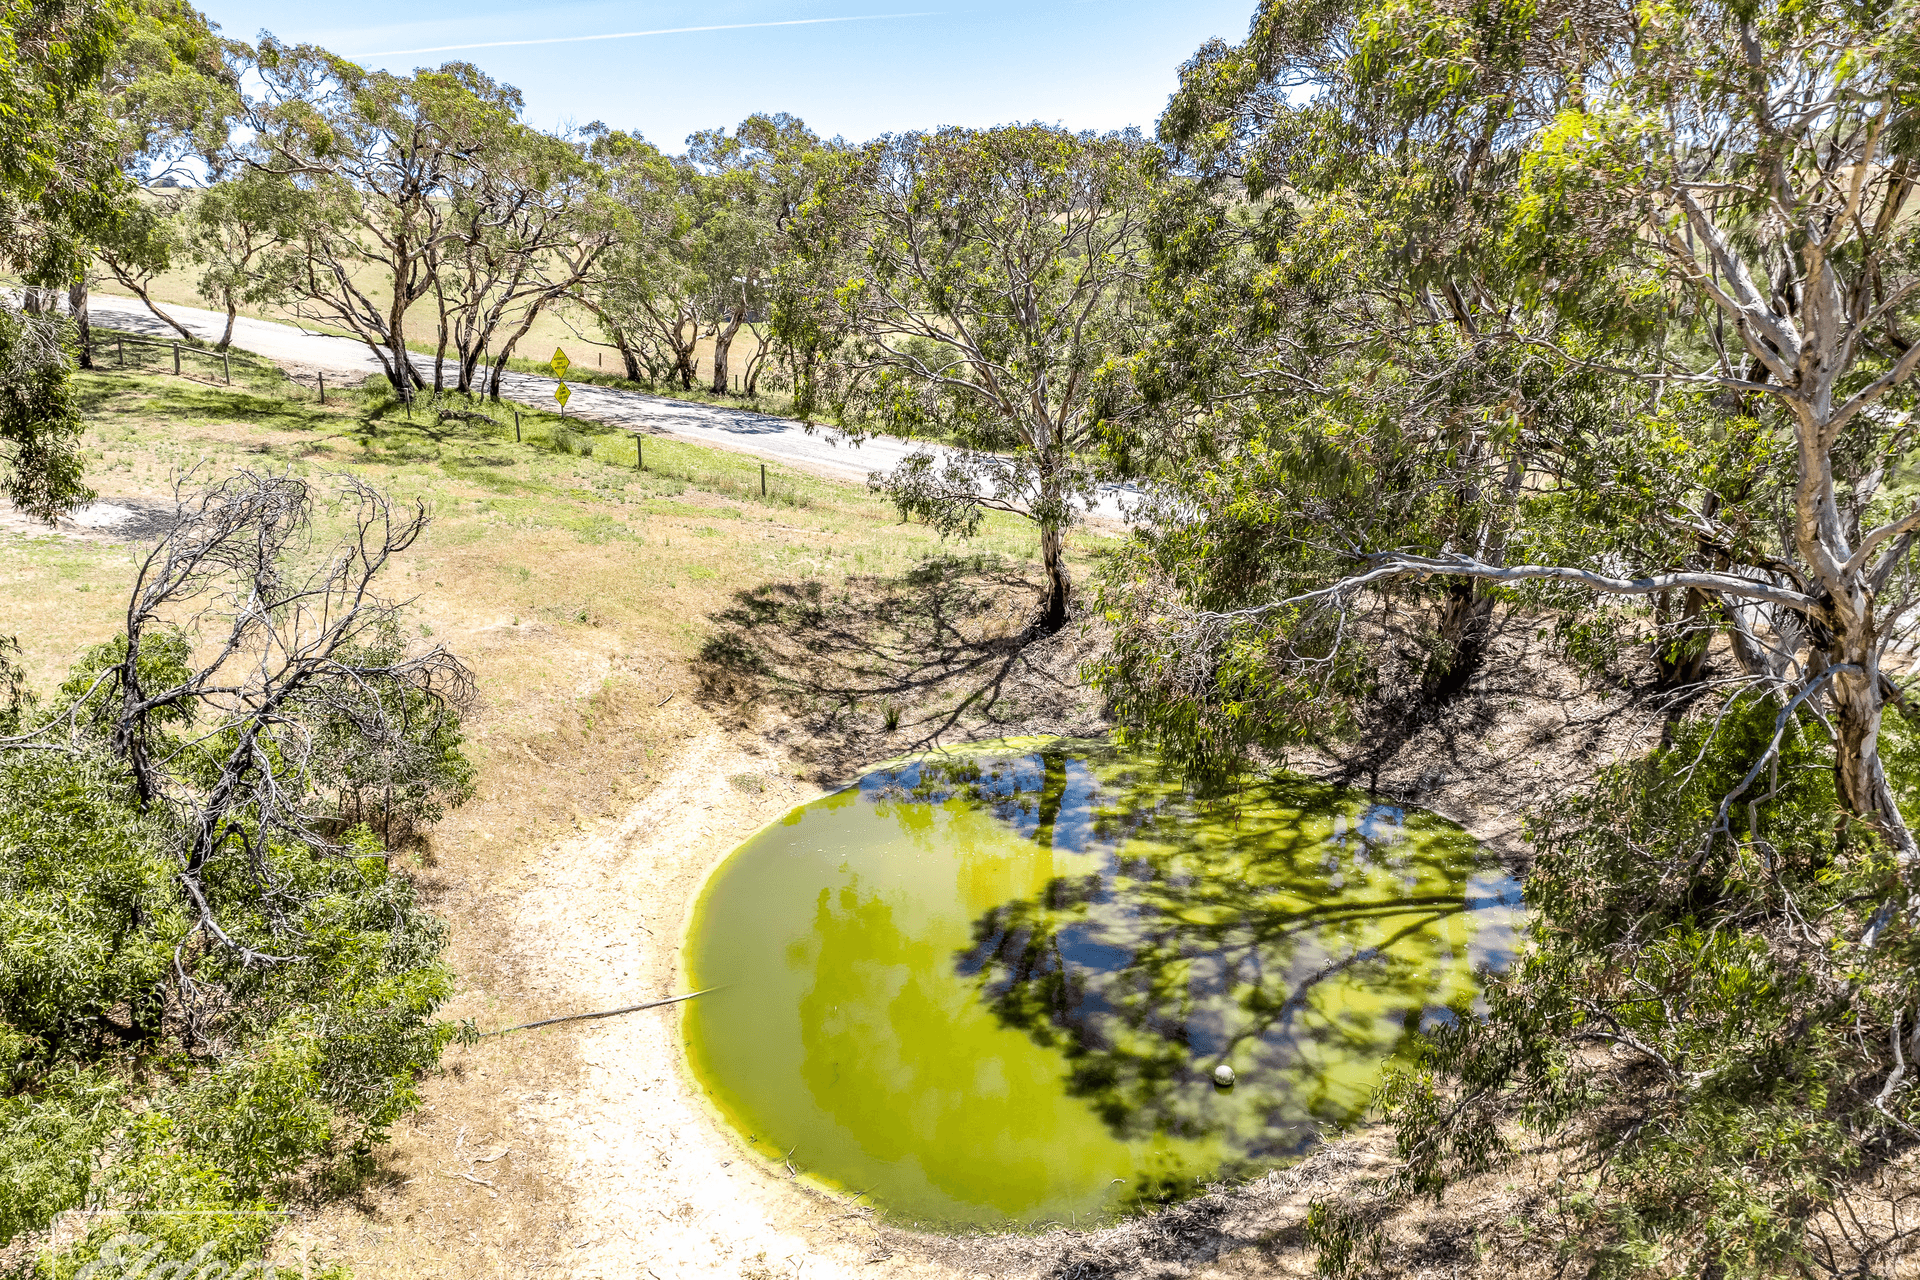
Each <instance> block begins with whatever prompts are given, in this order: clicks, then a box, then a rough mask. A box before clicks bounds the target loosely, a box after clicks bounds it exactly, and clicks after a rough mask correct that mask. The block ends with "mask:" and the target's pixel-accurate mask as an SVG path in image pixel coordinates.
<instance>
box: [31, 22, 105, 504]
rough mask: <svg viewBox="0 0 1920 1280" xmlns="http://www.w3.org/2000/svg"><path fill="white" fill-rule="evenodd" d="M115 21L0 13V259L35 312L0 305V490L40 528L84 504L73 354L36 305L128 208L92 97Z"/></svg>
mask: <svg viewBox="0 0 1920 1280" xmlns="http://www.w3.org/2000/svg"><path fill="white" fill-rule="evenodd" d="M124 18H125V14H124V11H123V10H121V9H120V8H118V7H117V6H114V5H109V4H103V3H92V2H91V0H8V2H7V3H5V4H3V5H0V121H4V127H0V261H4V263H5V265H6V266H7V267H8V268H10V269H11V270H12V271H13V272H15V273H17V274H18V276H19V277H20V279H21V280H22V282H23V284H24V285H25V294H26V297H25V299H23V301H25V302H30V303H34V304H36V305H33V306H22V307H20V308H16V307H15V306H14V305H13V304H12V303H11V302H10V301H9V302H7V303H5V304H0V465H3V466H4V479H3V481H0V483H3V484H4V489H5V493H6V496H7V498H8V499H9V500H10V501H11V502H12V503H13V504H14V506H15V507H17V508H19V509H20V510H22V511H24V512H26V513H27V514H28V515H30V516H32V517H33V518H35V519H39V520H46V521H51V520H53V519H55V518H56V517H57V516H58V515H59V514H60V513H62V512H64V511H69V510H72V509H73V508H74V507H75V506H77V505H79V504H80V503H82V502H85V501H86V500H87V499H88V498H90V497H91V496H92V495H91V493H90V492H89V491H88V490H87V487H86V484H85V482H84V477H83V463H84V453H83V451H82V449H81V446H80V433H81V422H80V415H79V410H78V407H77V405H76V404H75V402H74V398H73V392H72V386H71V362H72V353H71V352H70V350H69V347H68V344H67V341H66V336H65V334H63V333H62V331H61V329H60V327H59V325H58V324H57V323H56V322H55V321H54V320H53V319H52V318H51V317H50V316H48V315H47V314H46V311H47V308H46V307H45V306H44V305H38V304H39V303H40V302H41V300H42V299H43V298H45V297H46V296H47V294H48V293H49V292H50V291H51V290H52V289H54V288H58V287H62V286H68V285H70V284H71V283H72V281H73V280H74V279H75V278H76V277H77V276H78V275H79V274H80V273H81V271H83V270H84V267H85V263H86V258H87V254H88V245H89V242H90V239H91V238H92V236H93V235H94V233H95V232H96V231H97V230H98V228H99V226H100V224H101V222H102V221H103V220H105V219H106V218H107V217H108V216H110V215H111V213H112V212H113V211H114V210H115V209H116V208H118V207H120V206H121V205H122V204H123V203H124V202H125V201H126V200H128V199H130V198H132V194H133V193H132V190H131V185H132V184H131V182H130V181H129V179H128V177H127V175H126V173H125V172H124V171H123V169H122V168H121V166H120V165H119V163H118V160H119V151H118V149H117V148H116V147H115V146H113V145H112V141H113V138H114V136H115V134H114V130H113V127H112V117H111V114H110V113H109V111H108V109H107V103H106V100H105V95H104V93H103V92H102V90H101V79H102V77H103V76H104V75H105V74H106V71H107V68H108V67H109V66H110V65H112V62H113V60H114V57H115V56H116V53H117V51H118V49H119V46H120V42H121V40H122V39H123V38H124V34H125V25H124Z"/></svg>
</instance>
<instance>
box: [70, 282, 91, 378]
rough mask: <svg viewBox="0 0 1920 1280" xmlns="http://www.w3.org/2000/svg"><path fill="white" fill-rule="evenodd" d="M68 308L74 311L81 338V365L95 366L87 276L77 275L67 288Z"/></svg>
mask: <svg viewBox="0 0 1920 1280" xmlns="http://www.w3.org/2000/svg"><path fill="white" fill-rule="evenodd" d="M67 310H69V311H71V312H72V313H73V327H74V329H75V331H76V333H77V335H78V336H79V339H80V367H81V368H82V369H91V368H93V321H92V319H91V317H90V316H89V314H88V308H87V277H86V276H85V275H84V274H81V275H78V276H75V277H74V279H73V284H72V285H70V286H68V288H67Z"/></svg>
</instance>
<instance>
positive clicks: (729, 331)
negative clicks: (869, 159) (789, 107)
mask: <svg viewBox="0 0 1920 1280" xmlns="http://www.w3.org/2000/svg"><path fill="white" fill-rule="evenodd" d="M688 143H689V146H688V149H687V156H688V159H689V160H691V161H692V162H693V163H694V165H695V166H696V167H697V169H698V172H699V177H698V178H697V179H696V180H695V186H694V190H695V197H696V198H695V204H694V208H695V221H694V257H695V261H696V263H697V264H698V271H699V277H700V281H701V285H702V288H701V294H700V297H701V310H702V313H703V322H704V323H705V325H706V326H707V330H708V332H709V334H710V335H711V336H712V338H713V379H712V387H713V390H714V392H715V393H716V394H725V393H726V392H727V391H728V390H729V389H730V382H729V378H730V373H729V368H730V361H731V353H732V349H733V343H734V339H735V337H736V336H737V335H738V334H739V332H740V328H741V326H742V325H743V324H745V323H746V322H747V321H748V320H749V319H750V318H752V317H754V316H759V317H760V318H761V319H762V320H763V321H764V320H765V319H766V317H767V312H768V310H769V308H770V306H771V301H772V289H773V282H774V277H775V275H776V273H777V272H778V270H779V268H780V264H781V262H782V261H783V260H784V259H786V258H787V257H789V256H791V253H792V248H793V246H792V237H793V234H794V231H795V221H796V217H797V215H798V213H799V210H800V207H801V205H802V204H803V203H804V202H805V201H806V199H807V197H808V196H809V194H810V193H811V192H812V190H813V187H814V184H815V182H816V180H817V177H818V175H819V171H820V164H821V159H822V156H823V154H824V153H825V152H826V151H828V150H830V149H832V148H834V147H836V146H837V145H838V144H837V143H825V142H822V140H821V139H820V138H819V137H818V136H816V135H815V134H814V132H813V131H812V130H811V129H808V128H807V126H806V125H805V124H804V123H803V122H802V121H800V120H799V119H798V118H796V117H794V116H790V115H788V114H786V113H785V112H781V113H780V114H778V115H772V116H768V115H754V116H749V117H747V118H746V119H745V120H742V121H741V122H740V125H739V127H738V128H737V129H735V130H734V132H733V134H732V135H731V136H729V135H728V134H727V132H726V130H724V129H713V130H709V131H707V132H703V133H696V134H694V135H693V137H691V138H689V139H688ZM765 328H766V326H765V325H764V324H763V326H762V330H761V331H760V332H754V333H753V337H754V339H755V346H754V354H753V355H752V356H751V357H749V358H748V361H747V368H746V375H745V377H744V378H743V384H744V385H745V387H746V389H747V391H748V392H749V393H751V392H752V391H753V390H754V387H755V384H756V383H757V382H758V380H759V374H760V370H761V369H762V368H763V367H764V366H765V363H766V360H767V358H768V356H769V355H770V354H771V351H772V344H771V343H769V342H768V340H767V334H766V332H765Z"/></svg>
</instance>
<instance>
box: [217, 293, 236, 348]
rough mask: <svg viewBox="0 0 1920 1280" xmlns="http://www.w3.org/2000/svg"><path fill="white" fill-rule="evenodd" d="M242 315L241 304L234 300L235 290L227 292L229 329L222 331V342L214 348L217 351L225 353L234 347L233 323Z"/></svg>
mask: <svg viewBox="0 0 1920 1280" xmlns="http://www.w3.org/2000/svg"><path fill="white" fill-rule="evenodd" d="M239 313H240V304H239V303H237V302H235V301H234V300H233V290H231V289H229V290H227V327H226V328H224V329H222V330H221V331H220V341H218V342H216V343H215V344H214V346H213V349H214V350H215V351H225V350H226V349H227V348H228V347H230V346H232V345H233V321H234V317H236V316H237V315H239Z"/></svg>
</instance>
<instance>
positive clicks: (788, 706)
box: [694, 556, 1104, 781]
mask: <svg viewBox="0 0 1920 1280" xmlns="http://www.w3.org/2000/svg"><path fill="white" fill-rule="evenodd" d="M1039 583H1040V579H1039V575H1038V573H1037V572H1035V571H1033V570H1032V569H1031V568H1030V567H1029V566H1026V565H1019V564H1014V563H1010V562H1008V561H1005V560H1002V559H1000V558H998V557H993V556H939V557H936V558H933V559H929V560H927V561H924V562H923V563H921V564H920V565H919V566H917V567H915V568H913V569H911V570H909V571H908V572H906V573H904V574H901V575H899V576H897V577H865V576H862V577H850V578H847V579H846V580H845V581H844V582H841V583H839V584H832V583H828V582H822V581H818V580H805V581H800V582H774V583H765V584H763V585H761V586H757V587H752V588H749V589H747V590H744V591H740V592H737V593H735V595H734V598H733V603H732V604H731V605H730V606H729V607H728V608H726V609H723V610H721V611H720V612H719V613H717V614H715V615H713V617H712V619H711V621H712V622H713V624H714V632H713V634H712V635H711V636H710V637H709V638H708V640H707V642H706V643H705V645H703V646H702V648H701V651H700V654H699V656H698V657H697V658H696V659H695V662H694V669H695V672H696V674H697V675H698V677H699V679H700V687H701V693H702V696H703V698H704V700H705V701H706V702H707V704H708V705H709V707H711V708H713V709H714V710H716V711H718V712H721V713H723V714H725V713H728V712H730V713H731V714H732V715H733V716H734V717H735V718H736V719H737V721H738V722H739V723H741V724H746V723H749V722H753V721H756V720H758V721H759V722H760V726H761V727H762V728H764V729H766V730H767V732H768V736H770V737H772V738H774V739H775V740H777V741H784V742H786V743H787V745H788V746H789V747H790V749H791V750H792V751H793V753H794V755H795V756H796V758H797V759H798V760H799V761H801V762H802V763H804V764H806V765H807V766H810V767H811V768H812V769H813V770H814V771H815V774H816V776H817V777H819V778H820V779H821V780H822V781H829V780H844V779H845V778H847V777H849V776H850V775H851V774H852V773H853V772H855V771H857V770H859V769H860V768H861V767H862V766H864V765H867V764H870V763H872V762H874V761H876V760H880V759H884V758H886V757H888V756H893V755H900V754H903V753H906V752H910V751H920V750H927V749H931V748H934V747H940V746H950V745H953V744H956V743H961V742H969V741H977V740H979V739H982V738H995V737H1010V736H1016V735H1024V734H1055V733H1059V734H1071V735H1082V736H1084V735H1091V734H1098V733H1100V732H1102V731H1103V730H1104V725H1103V723H1102V721H1101V719H1100V717H1099V714H1098V709H1097V704H1096V702H1095V699H1094V698H1093V695H1092V694H1090V693H1089V692H1088V691H1087V690H1086V689H1085V688H1084V687H1083V686H1082V685H1081V683H1080V680H1079V677H1078V668H1079V665H1080V663H1081V662H1082V661H1083V660H1084V658H1085V657H1086V652H1087V649H1088V643H1087V639H1086V637H1085V636H1084V635H1083V634H1082V633H1081V632H1080V630H1079V629H1078V628H1074V627H1069V628H1068V629H1067V630H1066V631H1063V632H1062V633H1061V634H1059V635H1057V636H1054V637H1051V638H1049V639H1047V640H1042V641H1036V642H1032V643H1022V642H1021V641H1020V639H1019V633H1020V631H1021V628H1022V627H1023V626H1024V624H1025V622H1026V620H1027V619H1028V618H1030V617H1031V616H1032V613H1033V610H1034V607H1035V601H1036V600H1037V599H1038V596H1039ZM769 718H771V722H769Z"/></svg>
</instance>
